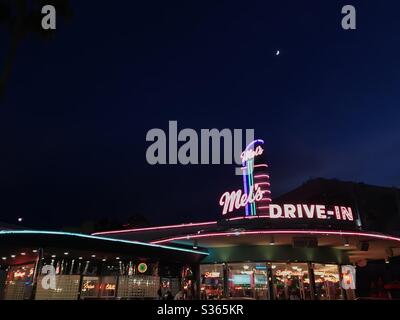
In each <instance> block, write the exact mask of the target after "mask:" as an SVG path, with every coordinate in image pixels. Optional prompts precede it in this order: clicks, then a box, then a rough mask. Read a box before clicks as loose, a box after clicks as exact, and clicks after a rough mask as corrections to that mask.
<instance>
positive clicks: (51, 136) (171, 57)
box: [0, 0, 400, 227]
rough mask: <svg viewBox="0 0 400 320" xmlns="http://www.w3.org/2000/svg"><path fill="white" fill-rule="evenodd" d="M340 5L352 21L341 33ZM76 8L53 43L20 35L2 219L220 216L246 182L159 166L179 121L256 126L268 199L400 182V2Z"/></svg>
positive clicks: (7, 101)
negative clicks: (159, 139)
mask: <svg viewBox="0 0 400 320" xmlns="http://www.w3.org/2000/svg"><path fill="white" fill-rule="evenodd" d="M99 2H100V3H99ZM110 3H112V5H110ZM345 4H353V5H355V6H356V8H357V30H356V31H344V30H343V29H341V24H340V21H341V8H342V6H343V5H345ZM71 6H72V8H73V11H74V16H73V17H72V19H71V20H70V21H69V22H68V23H63V21H62V19H61V18H59V24H58V29H57V31H56V33H55V35H54V37H53V38H52V39H50V40H44V39H42V38H40V37H38V36H35V35H31V36H29V37H27V38H26V39H25V40H24V41H23V42H22V43H21V46H20V47H19V50H18V53H17V56H16V59H15V64H14V66H13V70H12V75H11V79H10V81H9V82H8V85H7V91H6V95H5V97H3V100H2V101H1V105H0V147H1V154H2V155H1V157H0V220H5V221H10V222H13V221H15V220H16V217H17V216H23V217H25V220H26V223H27V224H28V225H36V226H42V227H58V226H62V225H73V224H79V223H80V222H81V221H83V220H85V219H94V218H100V217H105V216H109V217H126V216H128V215H131V214H135V213H140V214H143V215H146V217H147V218H148V219H149V220H150V221H151V222H152V223H155V224H158V223H174V222H183V221H198V220H205V219H215V218H216V217H218V216H219V215H220V209H219V207H218V205H217V201H218V199H219V196H220V194H221V193H222V192H223V191H225V190H230V189H233V188H236V187H240V182H241V180H240V178H238V177H236V176H234V175H233V166H228V165H227V166H188V167H184V166H149V165H148V164H147V163H146V159H145V152H146V147H147V146H148V143H146V141H145V136H146V133H147V131H148V130H150V129H152V128H156V127H160V128H165V129H166V128H167V127H168V121H169V120H178V124H179V127H180V128H184V127H189V128H194V129H201V128H214V127H215V128H219V129H223V128H254V129H255V130H256V135H257V137H259V138H263V139H264V140H265V141H266V146H267V154H268V159H269V164H270V174H271V182H272V192H273V195H278V194H281V193H283V192H285V191H289V190H290V189H292V188H294V187H296V186H298V185H299V184H301V183H302V182H304V181H305V180H307V179H309V178H311V177H326V178H338V179H343V180H352V181H357V182H365V183H369V184H377V185H385V186H399V184H400V169H399V165H398V163H400V128H399V119H400V108H399V101H400V90H399V87H400V58H399V57H400V42H399V31H400V20H399V19H398V14H399V12H400V3H399V2H398V1H388V0H385V1H378V0H375V1H305V0H304V1H299V0H296V1H294V0H293V1H246V2H244V1H215V0H214V1H187V0H186V1H141V2H139V1H122V0H118V1H112V2H111V1H76V0H71ZM0 27H1V31H0V37H1V39H2V40H1V43H2V45H1V46H0V62H1V63H2V62H3V61H4V56H5V52H6V50H7V47H8V44H9V34H8V33H7V30H6V29H5V28H4V26H0ZM277 49H279V50H280V51H281V54H280V55H279V56H275V51H276V50H277Z"/></svg>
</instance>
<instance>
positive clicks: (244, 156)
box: [240, 146, 264, 162]
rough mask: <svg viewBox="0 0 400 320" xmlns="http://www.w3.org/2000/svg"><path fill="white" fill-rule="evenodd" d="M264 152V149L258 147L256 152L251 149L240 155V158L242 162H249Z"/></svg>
mask: <svg viewBox="0 0 400 320" xmlns="http://www.w3.org/2000/svg"><path fill="white" fill-rule="evenodd" d="M263 152H264V149H263V148H262V147H261V146H258V147H257V148H256V149H255V150H253V149H250V150H245V151H243V152H242V154H241V155H240V158H242V162H246V161H248V160H251V159H253V158H255V157H256V156H259V155H262V153H263Z"/></svg>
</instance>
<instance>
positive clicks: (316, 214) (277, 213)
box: [269, 204, 354, 221]
mask: <svg viewBox="0 0 400 320" xmlns="http://www.w3.org/2000/svg"><path fill="white" fill-rule="evenodd" d="M269 218H270V219H280V218H284V219H320V220H323V219H331V218H334V219H336V220H349V221H353V220H354V216H353V211H352V210H351V208H350V207H343V206H334V207H333V209H331V210H328V208H327V207H326V206H325V205H319V204H312V205H307V204H283V205H278V204H270V205H269Z"/></svg>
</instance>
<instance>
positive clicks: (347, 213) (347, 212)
mask: <svg viewBox="0 0 400 320" xmlns="http://www.w3.org/2000/svg"><path fill="white" fill-rule="evenodd" d="M340 211H341V212H342V217H343V220H346V219H349V220H350V221H353V220H354V218H353V212H352V211H351V208H350V207H349V208H346V207H340Z"/></svg>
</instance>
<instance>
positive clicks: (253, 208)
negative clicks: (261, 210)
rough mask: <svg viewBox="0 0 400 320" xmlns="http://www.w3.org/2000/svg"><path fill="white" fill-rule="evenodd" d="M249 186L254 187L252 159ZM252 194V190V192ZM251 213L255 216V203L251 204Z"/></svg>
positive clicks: (252, 161)
mask: <svg viewBox="0 0 400 320" xmlns="http://www.w3.org/2000/svg"><path fill="white" fill-rule="evenodd" d="M250 162H251V168H252V169H251V185H252V186H254V159H252V160H251V161H250ZM253 192H254V190H253ZM251 212H252V213H253V216H255V215H257V211H256V204H255V202H253V203H252V204H251Z"/></svg>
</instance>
